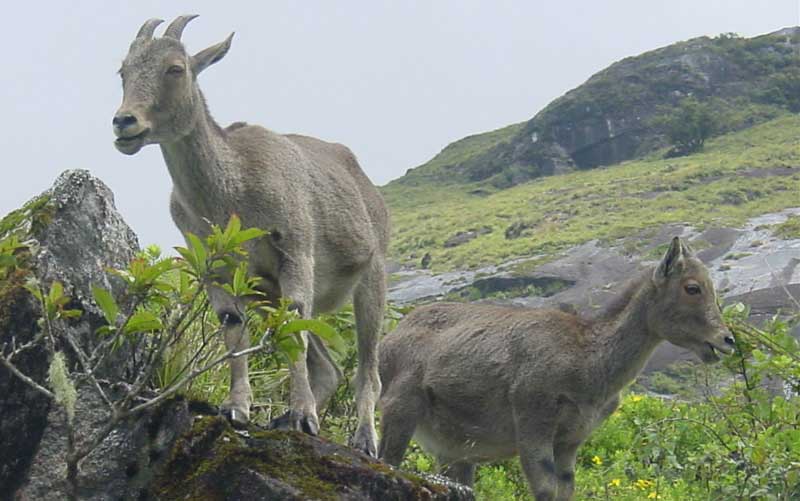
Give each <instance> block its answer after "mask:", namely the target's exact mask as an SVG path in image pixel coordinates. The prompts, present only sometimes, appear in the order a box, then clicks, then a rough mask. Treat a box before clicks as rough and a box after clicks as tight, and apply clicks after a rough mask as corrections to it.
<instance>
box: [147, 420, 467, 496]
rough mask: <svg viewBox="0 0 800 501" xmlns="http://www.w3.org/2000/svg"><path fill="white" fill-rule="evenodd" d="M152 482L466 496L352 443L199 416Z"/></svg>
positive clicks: (270, 492) (316, 492) (276, 491)
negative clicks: (243, 427) (233, 424)
mask: <svg viewBox="0 0 800 501" xmlns="http://www.w3.org/2000/svg"><path fill="white" fill-rule="evenodd" d="M170 454H171V455H170V458H169V460H168V461H167V463H166V464H165V465H164V467H163V469H162V471H161V472H160V473H159V474H158V475H157V476H156V478H155V480H154V482H153V484H152V485H151V487H150V495H151V496H152V497H153V498H156V499H161V500H172V499H175V500H179V499H180V500H183V499H193V500H197V501H201V500H208V501H214V500H220V501H221V500H232V499H242V500H244V499H247V500H286V501H290V500H307V499H313V500H340V499H347V500H377V499H380V500H387V501H391V500H397V501H400V500H417V499H420V500H453V501H455V500H466V499H472V498H473V497H472V491H471V490H470V489H468V488H466V487H464V486H460V485H458V484H454V483H450V482H448V481H446V480H444V479H443V478H440V477H426V478H422V477H419V476H416V475H412V474H410V473H403V472H400V471H398V470H395V469H393V468H392V467H390V466H387V465H385V464H383V463H381V462H380V461H377V460H375V459H372V458H370V457H368V456H365V455H364V454H362V453H360V452H358V451H355V450H353V449H351V448H349V447H345V446H342V445H338V444H335V443H332V442H330V441H328V440H325V439H323V438H318V437H312V436H310V435H306V434H303V433H300V432H287V431H267V430H263V429H260V428H257V427H254V426H251V427H250V428H249V429H248V430H246V431H237V430H234V429H233V428H232V427H231V426H230V424H229V423H228V421H226V420H225V419H223V418H221V417H218V416H198V417H196V418H195V422H194V425H193V426H192V429H191V430H190V431H189V432H188V433H186V434H185V435H184V436H183V437H181V438H180V439H178V440H177V441H176V442H175V445H174V446H173V448H172V451H171V453H170Z"/></svg>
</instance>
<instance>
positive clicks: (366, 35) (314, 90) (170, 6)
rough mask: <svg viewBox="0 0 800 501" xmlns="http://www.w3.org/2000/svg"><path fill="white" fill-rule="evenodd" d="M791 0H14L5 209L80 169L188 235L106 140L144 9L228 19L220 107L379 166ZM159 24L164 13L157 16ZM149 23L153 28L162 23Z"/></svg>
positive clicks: (763, 23) (222, 27)
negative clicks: (335, 145) (619, 64)
mask: <svg viewBox="0 0 800 501" xmlns="http://www.w3.org/2000/svg"><path fill="white" fill-rule="evenodd" d="M799 9H800V1H799V0H760V1H756V0H717V1H711V0H671V1H659V0H646V1H643V0H611V1H586V0H548V1H532V0H528V1H516V2H503V1H492V2H489V1H484V2H476V1H471V0H453V1H430V0H428V1H418V2H413V1H408V2H400V1H395V2H389V1H367V0H363V1H358V2H356V1H349V2H345V1H342V2H327V1H325V2H323V1H312V0H304V1H302V2H293V1H289V0H287V1H284V2H275V1H263V2H247V3H246V4H245V3H244V2H220V1H219V0H215V1H170V2H163V1H162V2H158V1H146V0H138V1H135V2H106V1H103V2H100V1H94V2H89V1H74V2H48V3H47V6H45V5H44V4H43V3H42V2H31V1H28V2H13V3H9V4H8V5H5V6H4V8H3V14H4V15H3V19H4V22H3V27H2V29H0V46H2V47H3V51H2V53H3V58H2V75H3V76H2V80H0V88H1V89H2V92H0V110H2V120H0V151H2V155H3V158H2V160H1V161H0V165H2V178H0V179H2V181H0V183H1V184H0V215H2V214H5V213H6V212H8V211H9V210H11V209H14V208H16V207H18V206H19V205H20V204H21V203H23V202H24V201H25V200H27V199H29V198H30V197H31V196H33V195H35V194H37V193H39V192H41V191H42V190H44V189H46V188H47V187H48V186H50V185H51V184H52V181H53V179H54V178H55V177H56V176H57V175H58V173H60V172H61V171H62V170H64V169H69V168H84V169H89V170H90V171H91V172H93V173H94V174H95V175H96V176H98V177H100V178H101V179H102V180H104V181H105V182H106V183H107V184H108V185H109V186H110V187H111V188H112V190H113V191H114V193H115V196H116V203H117V207H118V208H119V210H120V211H121V212H122V214H123V216H124V217H125V219H126V220H127V221H128V223H129V224H130V225H131V226H132V227H133V229H134V230H135V231H136V232H137V234H138V235H139V238H140V241H141V243H142V244H149V243H158V244H160V245H162V246H163V247H165V248H169V247H172V246H173V245H177V244H182V239H181V237H180V235H179V234H178V232H177V230H175V229H174V226H173V224H172V221H171V219H170V216H169V210H168V198H169V191H170V187H171V184H172V183H171V180H170V178H169V175H168V173H167V170H166V167H165V165H164V162H163V159H162V157H161V153H160V150H159V149H158V147H157V146H148V147H146V148H145V149H144V150H142V151H141V152H140V153H139V154H138V155H135V156H132V157H128V156H124V155H122V154H120V153H118V152H117V151H116V150H115V148H114V146H113V144H112V143H113V134H112V131H111V118H112V115H113V113H114V111H115V110H116V108H117V107H118V106H119V103H120V100H121V96H122V92H121V88H120V84H119V77H118V76H117V75H116V71H117V69H118V68H119V64H120V62H121V61H122V59H123V58H124V56H125V54H126V52H127V48H128V44H129V43H130V41H131V40H132V39H133V37H134V35H135V33H136V31H137V30H138V29H139V26H140V25H141V24H142V22H143V21H144V20H146V19H148V18H151V17H160V18H162V19H166V20H167V21H170V20H171V19H172V18H174V17H175V16H176V15H178V14H185V13H197V14H200V17H199V18H198V19H196V20H194V21H193V22H192V23H190V24H189V26H188V27H187V29H186V31H185V33H184V37H183V39H184V41H185V43H186V44H187V47H188V48H189V50H190V51H191V52H192V53H195V52H197V51H199V50H201V49H203V48H205V47H206V46H208V45H211V44H213V43H216V42H219V41H221V40H222V39H223V38H224V37H225V36H226V35H227V34H228V33H230V32H231V31H235V32H236V36H235V38H234V40H233V46H232V48H231V50H230V52H229V53H228V55H227V56H226V58H225V59H224V60H223V61H222V62H220V63H219V64H217V65H215V66H214V67H212V68H210V69H209V70H207V71H206V72H204V73H203V75H202V76H201V77H200V79H199V80H200V85H201V88H202V89H203V91H204V92H205V94H206V97H207V99H208V102H209V107H210V109H211V112H212V114H213V115H214V117H215V118H216V119H217V120H218V121H219V122H220V123H221V124H222V125H227V124H228V123H230V122H233V121H237V120H244V121H248V122H250V123H257V124H261V125H264V126H266V127H268V128H270V129H273V130H275V131H278V132H299V133H303V134H308V135H313V136H317V137H320V138H322V139H326V140H330V141H336V142H341V143H344V144H347V145H348V146H350V148H351V149H352V150H353V151H354V152H355V153H356V155H357V156H358V157H359V159H360V160H361V165H362V167H363V168H364V170H365V171H366V172H367V174H368V175H369V176H370V177H371V178H372V180H373V181H374V182H375V183H376V184H385V183H386V182H388V181H389V180H391V179H394V178H396V177H399V176H401V175H402V174H403V173H404V172H405V171H406V169H408V168H410V167H414V166H417V165H419V164H421V163H424V162H425V161H427V160H428V159H430V158H431V157H432V156H433V155H435V154H436V153H437V152H438V151H439V150H441V149H442V148H443V147H444V146H446V145H447V144H448V143H449V142H451V141H454V140H456V139H459V138H461V137H464V136H466V135H469V134H474V133H478V132H483V131H487V130H491V129H495V128H498V127H502V126H505V125H508V124H511V123H515V122H520V121H523V120H528V119H529V118H531V117H532V116H533V115H534V114H535V113H536V112H537V111H538V110H540V109H541V108H542V107H543V106H545V105H546V104H547V103H548V102H549V101H550V100H552V99H554V98H556V97H558V96H559V95H561V94H563V93H564V92H565V91H567V90H569V89H571V88H573V87H575V86H577V85H579V84H580V83H582V82H583V81H585V80H586V79H587V78H588V77H589V76H591V75H592V74H593V73H595V72H596V71H598V70H600V69H602V68H604V67H606V66H607V65H609V64H610V63H612V62H614V61H617V60H619V59H621V58H623V57H626V56H632V55H636V54H639V53H641V52H643V51H646V50H650V49H655V48H657V47H661V46H664V45H667V44H670V43H673V42H676V41H679V40H685V39H687V38H692V37H695V36H700V35H716V34H719V33H722V32H736V33H739V34H742V35H745V36H752V35H757V34H761V33H767V32H770V31H774V30H777V29H780V28H782V27H786V26H794V25H798V24H800V19H799V18H800V10H799ZM162 29H163V28H162ZM158 33H160V32H157V34H158Z"/></svg>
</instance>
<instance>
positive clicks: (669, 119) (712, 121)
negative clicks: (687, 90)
mask: <svg viewBox="0 0 800 501" xmlns="http://www.w3.org/2000/svg"><path fill="white" fill-rule="evenodd" d="M657 124H658V125H660V126H661V127H662V128H663V129H664V132H665V134H666V136H667V138H668V139H669V142H670V143H671V144H672V149H671V150H670V151H669V152H667V156H668V157H678V156H683V155H690V154H692V153H695V152H697V151H700V150H702V149H703V145H704V144H705V142H706V139H708V138H709V137H711V136H713V135H714V134H715V133H716V132H717V131H718V130H719V126H720V120H719V115H718V114H717V113H716V112H715V111H714V110H713V109H712V107H711V106H710V105H709V104H708V103H702V102H700V101H698V100H697V99H695V98H693V97H688V98H686V99H684V100H683V101H681V103H680V104H679V105H678V107H677V108H676V109H675V110H673V111H672V112H669V113H667V114H666V115H664V116H663V117H661V118H660V119H659V120H658V121H657Z"/></svg>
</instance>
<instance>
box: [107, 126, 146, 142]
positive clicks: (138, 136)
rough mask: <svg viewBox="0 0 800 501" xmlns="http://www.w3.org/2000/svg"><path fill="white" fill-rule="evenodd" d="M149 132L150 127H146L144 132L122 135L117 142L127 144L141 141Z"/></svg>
mask: <svg viewBox="0 0 800 501" xmlns="http://www.w3.org/2000/svg"><path fill="white" fill-rule="evenodd" d="M148 132H150V129H144V130H143V131H142V132H140V133H138V134H136V135H135V136H120V137H118V138H117V140H116V141H115V142H116V143H118V144H126V143H132V142H135V141H139V140H142V139H144V137H145V136H146V135H147V133H148Z"/></svg>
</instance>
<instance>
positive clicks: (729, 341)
mask: <svg viewBox="0 0 800 501" xmlns="http://www.w3.org/2000/svg"><path fill="white" fill-rule="evenodd" d="M725 344H729V345H731V346H733V345H735V344H736V340H735V339H733V336H725Z"/></svg>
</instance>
